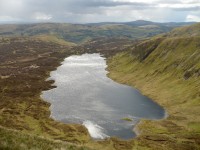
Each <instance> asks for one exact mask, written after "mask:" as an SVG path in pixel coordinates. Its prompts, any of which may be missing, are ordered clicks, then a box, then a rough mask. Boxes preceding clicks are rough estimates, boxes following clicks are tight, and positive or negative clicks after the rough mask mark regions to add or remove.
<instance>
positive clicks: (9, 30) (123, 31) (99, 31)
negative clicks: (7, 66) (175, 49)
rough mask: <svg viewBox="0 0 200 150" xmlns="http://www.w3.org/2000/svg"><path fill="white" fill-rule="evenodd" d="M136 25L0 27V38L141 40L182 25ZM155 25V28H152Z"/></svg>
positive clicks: (55, 24) (79, 41) (48, 24)
mask: <svg viewBox="0 0 200 150" xmlns="http://www.w3.org/2000/svg"><path fill="white" fill-rule="evenodd" d="M133 24H134V23H133V22H131V23H130V24H129V23H119V24H112V23H102V24H85V25H84V24H82V25H81V24H67V23H40V24H27V25H20V24H19V25H0V36H13V35H14V36H38V35H39V36H46V35H53V36H56V37H57V38H58V39H63V40H65V41H69V42H72V43H83V42H85V41H88V40H90V39H93V38H99V37H110V38H118V37H121V38H127V37H128V38H131V39H139V38H146V37H151V36H154V35H156V34H159V33H165V32H168V31H170V30H171V29H173V28H174V27H176V26H181V25H184V24H185V23H182V24H175V25H174V24H171V25H169V24H170V23H169V24H162V23H153V22H135V24H136V25H133ZM152 24H153V26H152ZM51 40H52V39H51Z"/></svg>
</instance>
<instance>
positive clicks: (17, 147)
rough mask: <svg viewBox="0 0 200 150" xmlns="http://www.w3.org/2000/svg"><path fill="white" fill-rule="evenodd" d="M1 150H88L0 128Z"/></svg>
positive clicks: (79, 146) (88, 149)
mask: <svg viewBox="0 0 200 150" xmlns="http://www.w3.org/2000/svg"><path fill="white" fill-rule="evenodd" d="M0 149H1V150H28V149H32V150H90V148H87V147H85V146H81V145H77V144H76V145H75V144H70V143H66V142H62V141H55V140H52V139H49V138H44V137H39V136H34V135H30V134H24V133H22V132H19V131H15V130H9V129H6V128H2V127H0Z"/></svg>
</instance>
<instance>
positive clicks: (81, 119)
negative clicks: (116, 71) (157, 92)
mask: <svg viewBox="0 0 200 150" xmlns="http://www.w3.org/2000/svg"><path fill="white" fill-rule="evenodd" d="M106 67H107V66H106V61H105V59H104V58H103V57H101V56H100V54H83V55H80V56H70V57H68V58H66V59H65V60H64V62H63V63H62V65H61V66H60V67H58V68H57V70H55V71H53V72H51V77H50V78H49V79H53V80H55V85H56V86H57V88H54V89H51V90H48V91H44V92H43V93H42V98H43V99H45V100H46V101H48V102H50V103H51V107H50V110H51V117H52V118H53V119H55V120H57V121H61V122H64V123H79V124H83V125H84V126H85V127H86V128H87V129H88V131H89V133H90V135H91V137H93V138H94V139H104V138H107V137H110V136H116V137H120V138H122V139H130V138H133V137H135V136H136V134H135V133H134V131H133V127H134V126H135V125H136V124H137V123H138V121H139V120H140V119H141V118H145V119H161V118H163V117H164V116H165V111H164V109H163V108H162V107H160V106H159V105H158V104H156V103H155V102H153V101H152V100H151V99H149V98H148V97H146V96H143V95H142V94H141V93H140V92H139V91H138V90H136V89H134V88H132V87H129V86H126V85H123V84H119V83H116V82H114V81H113V80H111V79H110V78H108V77H107V76H106V74H107V73H108V72H107V71H106V70H105V68H106ZM123 118H130V119H132V121H125V120H123Z"/></svg>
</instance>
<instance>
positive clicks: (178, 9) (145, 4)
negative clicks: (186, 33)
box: [0, 0, 200, 23]
mask: <svg viewBox="0 0 200 150" xmlns="http://www.w3.org/2000/svg"><path fill="white" fill-rule="evenodd" d="M199 10H200V0H56V1H54V0H52V1H51V0H50V1H49V0H0V16H1V18H0V21H1V20H5V21H6V20H9V21H12V20H13V21H15V20H16V18H18V20H20V21H24V22H33V21H38V22H39V21H43V22H44V21H52V22H73V23H74V22H75V23H85V22H104V21H110V22H113V21H116V22H124V21H133V20H138V19H144V20H145V19H146V20H150V21H157V22H169V21H177V22H180V21H185V20H187V21H188V20H194V19H195V20H198V19H197V18H199V17H200V12H199ZM6 16H7V17H6ZM191 16H193V17H191ZM194 16H196V18H195V17H194ZM186 18H187V19H186Z"/></svg>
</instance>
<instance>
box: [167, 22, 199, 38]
mask: <svg viewBox="0 0 200 150" xmlns="http://www.w3.org/2000/svg"><path fill="white" fill-rule="evenodd" d="M167 36H168V37H192V36H200V24H199V23H197V24H194V25H191V26H184V27H180V28H175V29H173V30H172V31H171V32H169V34H167Z"/></svg>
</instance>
